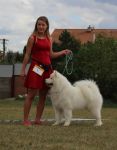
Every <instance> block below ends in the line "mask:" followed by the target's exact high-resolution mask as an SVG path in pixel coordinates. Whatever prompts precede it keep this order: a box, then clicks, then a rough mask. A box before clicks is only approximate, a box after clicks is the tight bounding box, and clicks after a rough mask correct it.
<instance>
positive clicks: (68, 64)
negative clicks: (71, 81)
mask: <svg viewBox="0 0 117 150" xmlns="http://www.w3.org/2000/svg"><path fill="white" fill-rule="evenodd" d="M70 67H71V68H70ZM68 68H70V69H68ZM65 72H66V74H67V75H71V74H72V72H73V52H72V51H71V52H70V53H69V54H66V55H65V67H64V70H63V72H62V74H64V73H65Z"/></svg>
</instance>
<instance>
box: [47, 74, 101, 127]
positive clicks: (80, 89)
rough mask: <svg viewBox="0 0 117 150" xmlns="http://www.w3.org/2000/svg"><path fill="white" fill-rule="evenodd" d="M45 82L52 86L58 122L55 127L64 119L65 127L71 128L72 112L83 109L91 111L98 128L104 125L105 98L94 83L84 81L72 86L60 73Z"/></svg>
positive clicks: (52, 97)
mask: <svg viewBox="0 0 117 150" xmlns="http://www.w3.org/2000/svg"><path fill="white" fill-rule="evenodd" d="M45 82H46V84H48V85H51V87H50V91H49V95H50V98H51V101H52V105H53V108H54V110H55V120H56V122H55V123H54V125H58V124H60V123H61V122H62V118H63V117H64V118H65V123H64V126H69V125H70V122H71V119H72V110H73V109H82V108H87V109H88V110H90V112H91V113H92V114H93V116H94V117H95V119H96V124H95V125H96V126H101V125H102V121H101V109H102V104H103V98H102V95H101V93H100V91H99V88H98V86H97V85H96V83H95V82H94V81H90V80H82V81H78V82H75V83H74V85H72V84H71V83H70V82H69V81H68V80H67V78H66V77H65V76H63V75H62V74H60V73H59V72H58V71H54V72H53V73H52V74H51V75H50V78H48V79H46V81H45Z"/></svg>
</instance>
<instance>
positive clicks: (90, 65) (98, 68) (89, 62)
mask: <svg viewBox="0 0 117 150" xmlns="http://www.w3.org/2000/svg"><path fill="white" fill-rule="evenodd" d="M78 60H79V61H78V66H79V71H78V78H77V79H84V78H90V79H94V80H95V81H96V82H97V83H98V85H99V87H100V89H101V92H102V94H103V96H104V97H105V98H110V99H111V100H113V101H116V102H117V94H116V91H117V41H116V40H115V39H113V38H110V37H104V36H101V35H99V36H98V37H97V39H96V41H95V43H87V44H84V45H82V47H81V49H80V50H79V55H78Z"/></svg>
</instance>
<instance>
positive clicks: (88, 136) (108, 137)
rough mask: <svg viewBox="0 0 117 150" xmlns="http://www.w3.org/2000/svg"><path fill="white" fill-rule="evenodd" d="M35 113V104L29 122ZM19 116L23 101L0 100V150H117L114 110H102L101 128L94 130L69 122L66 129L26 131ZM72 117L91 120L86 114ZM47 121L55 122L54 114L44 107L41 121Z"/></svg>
mask: <svg viewBox="0 0 117 150" xmlns="http://www.w3.org/2000/svg"><path fill="white" fill-rule="evenodd" d="M35 110H36V102H34V103H33V105H32V108H31V112H30V118H31V119H34V117H35ZM22 116H23V100H21V101H19V100H0V120H1V122H0V150H117V107H115V108H109V107H103V109H102V119H103V126H101V127H94V126H93V125H94V120H92V121H89V120H88V121H86V120H85V121H77V122H72V123H71V125H70V126H69V127H63V126H62V125H60V126H51V124H52V122H48V121H45V122H44V124H43V125H40V126H36V125H33V126H31V127H25V126H23V125H22V124H21V120H22ZM73 117H74V118H82V119H83V118H86V119H87V118H92V116H91V114H90V113H89V112H87V111H86V110H82V111H81V110H77V111H74V112H73ZM50 118H54V111H53V108H52V106H51V105H50V106H47V105H46V106H45V109H44V113H43V119H50ZM5 120H11V122H4V121H5ZM14 120H20V121H19V122H13V121H14Z"/></svg>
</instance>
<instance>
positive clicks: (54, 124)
mask: <svg viewBox="0 0 117 150" xmlns="http://www.w3.org/2000/svg"><path fill="white" fill-rule="evenodd" d="M59 124H60V123H58V122H55V123H53V124H52V126H57V125H59Z"/></svg>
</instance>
